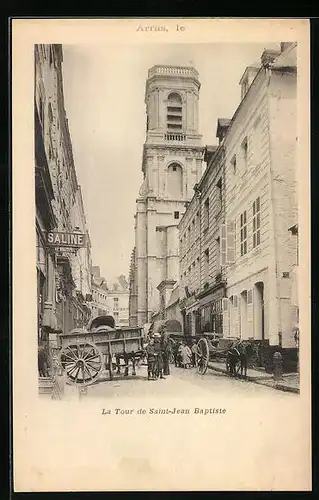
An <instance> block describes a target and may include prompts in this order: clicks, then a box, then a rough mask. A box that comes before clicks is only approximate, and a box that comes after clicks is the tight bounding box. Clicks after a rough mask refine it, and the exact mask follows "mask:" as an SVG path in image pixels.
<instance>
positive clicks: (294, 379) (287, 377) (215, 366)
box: [208, 362, 300, 394]
mask: <svg viewBox="0 0 319 500" xmlns="http://www.w3.org/2000/svg"><path fill="white" fill-rule="evenodd" d="M208 368H210V369H211V370H214V371H216V372H219V373H225V374H226V373H227V371H226V367H225V364H224V363H219V362H213V363H212V362H210V363H209V364H208ZM247 380H249V381H250V382H254V383H255V384H260V385H264V386H267V387H271V388H273V389H277V390H280V391H285V392H294V393H295V394H299V392H300V390H299V375H298V373H284V374H283V375H282V378H281V380H278V381H275V380H274V377H273V375H272V374H271V373H267V372H265V371H264V370H254V369H252V368H248V370H247Z"/></svg>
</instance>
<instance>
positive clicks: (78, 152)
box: [62, 41, 278, 282]
mask: <svg viewBox="0 0 319 500" xmlns="http://www.w3.org/2000/svg"><path fill="white" fill-rule="evenodd" d="M264 48H278V44H277V43H271V42H267V41H266V42H265V43H263V44H236V45H235V44H231V43H227V44H200V43H197V44H181V43H178V44H177V43H175V44H163V43H161V44H155V43H154V44H148V45H146V44H144V45H136V44H134V45H133V44H131V45H128V44H125V43H124V42H123V44H122V45H115V44H113V45H95V46H94V45H92V44H90V45H87V46H86V45H63V65H62V71H63V80H64V97H65V109H66V114H67V117H68V121H69V129H70V134H71V141H72V146H73V154H74V161H75V167H76V171H77V177H78V182H79V184H80V185H81V188H82V195H83V202H84V209H85V215H86V219H87V225H88V230H89V233H90V239H91V245H92V263H93V265H97V266H100V269H101V274H102V276H104V277H105V278H106V279H107V281H109V282H112V281H114V280H115V279H116V277H117V276H119V275H120V274H122V273H123V274H125V275H126V276H128V272H129V264H130V255H131V251H132V249H133V246H134V213H135V207H136V198H137V196H138V192H139V188H140V185H141V183H142V179H143V176H142V171H141V167H142V151H143V143H144V141H145V130H146V110H145V103H144V95H145V82H146V78H147V71H148V69H149V68H151V67H152V66H154V65H155V64H173V65H174V64H175V65H179V66H182V65H191V66H194V67H195V68H196V69H197V71H198V72H199V80H200V82H201V89H200V96H199V133H201V134H202V136H203V138H202V143H203V145H204V146H205V145H207V144H217V140H216V126H217V119H218V118H231V117H232V116H233V114H234V112H235V110H236V108H237V106H238V105H239V102H240V86H239V80H240V78H241V76H242V74H243V73H244V71H245V68H246V67H247V66H248V65H250V64H252V63H254V62H256V61H260V56H261V54H262V52H263V50H264Z"/></svg>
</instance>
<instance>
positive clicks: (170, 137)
mask: <svg viewBox="0 0 319 500" xmlns="http://www.w3.org/2000/svg"><path fill="white" fill-rule="evenodd" d="M185 140H186V135H185V134H165V141H177V142H183V141H185Z"/></svg>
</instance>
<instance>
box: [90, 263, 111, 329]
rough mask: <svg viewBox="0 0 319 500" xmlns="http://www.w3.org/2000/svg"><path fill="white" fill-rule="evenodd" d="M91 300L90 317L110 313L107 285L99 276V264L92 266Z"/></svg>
mask: <svg viewBox="0 0 319 500" xmlns="http://www.w3.org/2000/svg"><path fill="white" fill-rule="evenodd" d="M91 276H92V302H91V304H90V307H91V311H92V319H93V318H95V317H96V316H104V315H106V314H110V308H109V306H108V300H107V294H108V290H109V288H108V285H107V282H106V280H105V278H103V277H102V276H101V272H100V268H99V266H93V267H92V275H91Z"/></svg>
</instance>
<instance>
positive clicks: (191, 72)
mask: <svg viewBox="0 0 319 500" xmlns="http://www.w3.org/2000/svg"><path fill="white" fill-rule="evenodd" d="M155 75H174V76H192V77H194V78H198V72H197V71H196V69H194V68H192V67H188V66H165V65H164V66H161V65H158V66H153V68H151V69H150V70H149V71H148V77H149V78H150V77H152V76H155Z"/></svg>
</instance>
